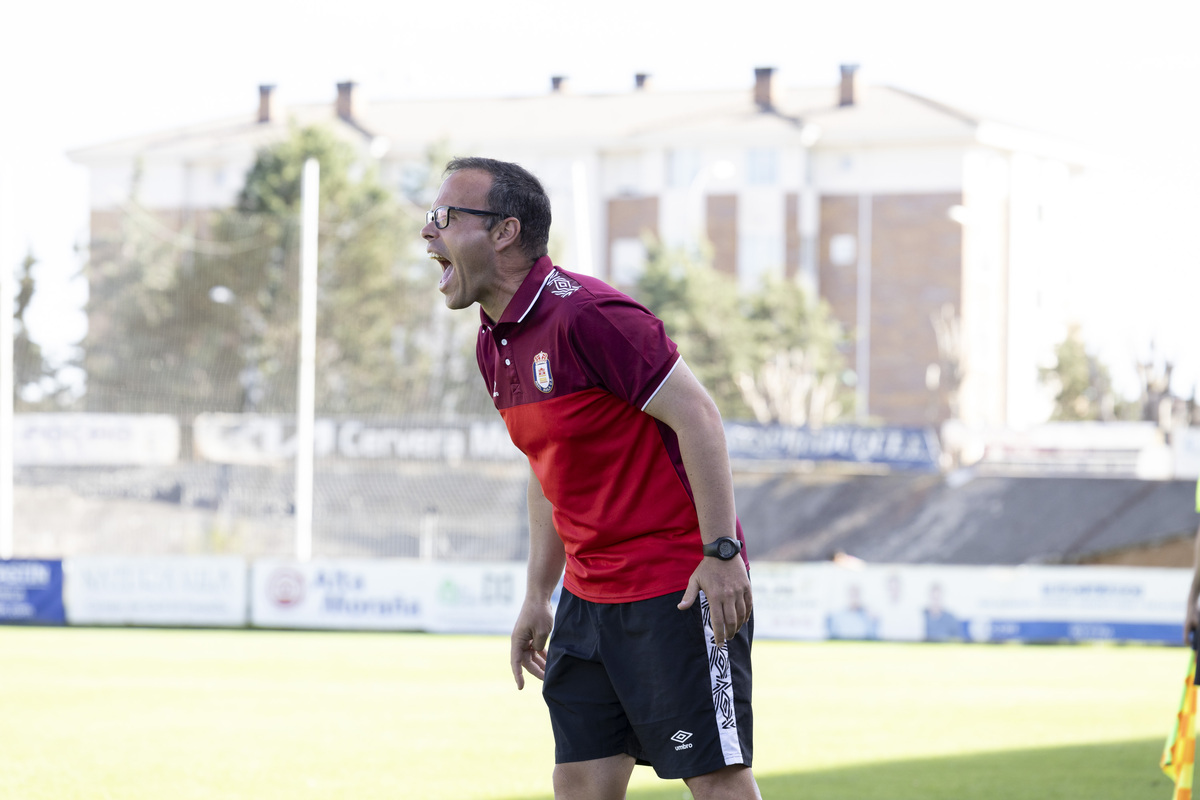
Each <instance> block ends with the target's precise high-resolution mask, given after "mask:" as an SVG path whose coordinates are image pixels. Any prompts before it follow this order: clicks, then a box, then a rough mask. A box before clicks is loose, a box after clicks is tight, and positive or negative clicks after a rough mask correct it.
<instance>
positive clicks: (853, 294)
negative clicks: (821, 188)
mask: <svg viewBox="0 0 1200 800" xmlns="http://www.w3.org/2000/svg"><path fill="white" fill-rule="evenodd" d="M819 202H820V220H821V222H820V229H819V230H818V233H817V247H818V251H817V285H818V286H819V287H820V293H821V297H823V298H824V299H825V301H826V302H827V303H829V306H830V308H831V309H832V310H833V315H834V316H835V317H837V319H838V320H840V321H841V323H842V325H844V326H845V327H846V330H847V331H848V332H850V333H853V332H854V326H855V325H857V324H858V306H857V296H858V295H857V293H858V274H857V270H856V267H855V265H854V264H853V263H851V264H845V265H840V266H835V265H834V263H833V262H832V261H831V260H830V259H829V242H830V240H831V239H832V238H833V237H834V236H838V235H841V234H849V235H851V236H857V235H858V198H857V197H854V196H850V197H844V196H824V197H822V198H821V199H820V201H819ZM845 356H846V366H847V367H849V368H850V369H857V366H856V364H855V363H854V347H853V345H851V346H850V347H849V348H848V349H847V351H846V353H845Z"/></svg>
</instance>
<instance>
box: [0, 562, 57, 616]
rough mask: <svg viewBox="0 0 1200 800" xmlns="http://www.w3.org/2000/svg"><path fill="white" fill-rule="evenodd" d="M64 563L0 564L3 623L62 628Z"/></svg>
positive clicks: (1, 614) (0, 606)
mask: <svg viewBox="0 0 1200 800" xmlns="http://www.w3.org/2000/svg"><path fill="white" fill-rule="evenodd" d="M62 589H63V567H62V562H61V561H37V560H20V559H18V560H12V561H0V623H12V622H24V623H32V624H39V625H62V624H63V623H64V622H66V615H65V614H64V612H63V597H62Z"/></svg>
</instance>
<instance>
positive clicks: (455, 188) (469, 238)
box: [421, 170, 497, 308]
mask: <svg viewBox="0 0 1200 800" xmlns="http://www.w3.org/2000/svg"><path fill="white" fill-rule="evenodd" d="M491 187H492V176H491V175H489V174H488V173H486V172H481V171H479V170H461V171H459V172H455V173H452V174H451V175H450V177H448V178H446V180H445V182H444V183H443V184H442V188H441V190H440V191H439V192H438V196H437V199H436V200H434V201H433V207H434V208H436V207H438V206H460V207H462V208H473V209H477V210H480V211H490V210H491V209H490V208H488V206H487V193H488V190H489V189H491ZM494 219H495V218H494V217H479V216H475V215H474V214H462V213H459V212H457V211H451V212H450V224H449V225H447V226H446V227H445V228H442V229H441V230H438V228H437V227H436V226H434V224H433V222H427V223H425V227H424V228H422V229H421V236H422V237H424V239H425V242H426V246H425V249H426V250H427V251H428V253H429V257H430V258H432V259H434V260H435V261H437V262H438V264H439V265H440V266H441V268H442V279H441V281H440V282H439V283H438V291H440V292H441V293H442V294H444V295H445V296H446V307H447V308H467V307H468V306H470V305H471V304H472V303H481V304H482V303H486V301H487V299H488V298H489V297H490V292H491V291H492V290H493V287H494V285H495V282H496V280H495V279H496V275H497V273H496V265H495V257H496V251H495V248H494V247H493V243H492V235H491V232H490V231H488V229H487V227H486V225H487V223H488V222H489V221H490V220H494Z"/></svg>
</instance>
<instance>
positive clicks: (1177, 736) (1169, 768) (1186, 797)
mask: <svg viewBox="0 0 1200 800" xmlns="http://www.w3.org/2000/svg"><path fill="white" fill-rule="evenodd" d="M1159 765H1160V766H1161V767H1162V769H1163V772H1165V773H1167V777H1169V778H1170V779H1171V780H1173V781H1175V794H1174V795H1173V797H1172V800H1192V777H1193V774H1194V773H1195V768H1196V651H1195V650H1193V651H1192V657H1191V659H1190V662H1189V664H1188V671H1187V676H1186V677H1185V678H1184V680H1183V699H1182V700H1180V701H1179V714H1178V716H1177V718H1176V720H1175V727H1174V728H1172V729H1171V733H1170V735H1169V736H1167V744H1166V746H1165V747H1164V748H1163V754H1162V761H1161V762H1160V764H1159Z"/></svg>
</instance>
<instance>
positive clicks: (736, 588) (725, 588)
mask: <svg viewBox="0 0 1200 800" xmlns="http://www.w3.org/2000/svg"><path fill="white" fill-rule="evenodd" d="M701 591H703V592H704V595H705V597H707V598H708V611H709V616H710V618H711V620H712V629H713V637H714V639H715V640H716V643H717V646H718V647H720V646H721V645H723V644H725V642H726V641H728V640H729V639H732V638H733V636H734V634H736V633H737V632H738V631H739V630H741V628H742V626H743V625H745V624H746V621H747V620H749V619H750V611H751V609H753V608H754V597H753V595H752V594H751V591H750V575H749V574H748V573H747V572H746V564H745V562H743V561H742V559H741V557H740V556H739V557H735V558H731V559H730V560H728V561H722V560H721V559H719V558H713V557H711V556H705V557H704V558H702V559H700V565H699V566H698V567H696V571H695V572H693V573H692V577H691V578H689V579H688V585H687V590H686V591H684V593H683V600H682V601H681V602H680V603H679V610H680V611H684V610H686V609H689V608H691V607H692V604H693V603H694V602H696V598H697V597H698V596H699V594H700V592H701Z"/></svg>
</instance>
